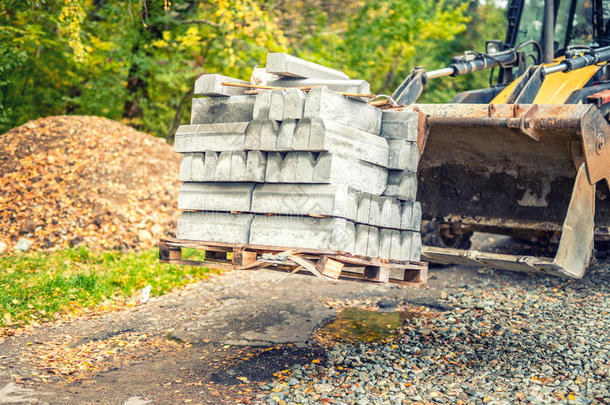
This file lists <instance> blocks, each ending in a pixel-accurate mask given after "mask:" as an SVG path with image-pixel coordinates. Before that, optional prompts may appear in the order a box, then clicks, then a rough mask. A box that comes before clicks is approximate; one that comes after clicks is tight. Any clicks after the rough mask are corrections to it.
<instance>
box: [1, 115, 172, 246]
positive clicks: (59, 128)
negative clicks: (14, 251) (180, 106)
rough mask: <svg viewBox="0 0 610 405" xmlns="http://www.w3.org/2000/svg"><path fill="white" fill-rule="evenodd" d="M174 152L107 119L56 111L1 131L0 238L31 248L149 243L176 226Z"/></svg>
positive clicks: (143, 244) (168, 146) (161, 141)
mask: <svg viewBox="0 0 610 405" xmlns="http://www.w3.org/2000/svg"><path fill="white" fill-rule="evenodd" d="M178 165H179V157H178V155H177V154H176V153H174V151H173V148H172V147H171V146H170V145H168V144H167V143H166V142H165V141H164V140H162V139H159V138H155V137H152V136H150V135H148V134H145V133H142V132H138V131H136V130H134V129H133V128H130V127H128V126H125V125H122V124H119V123H117V122H115V121H111V120H109V119H106V118H99V117H88V116H70V117H68V116H59V117H49V118H44V119H39V120H36V121H32V122H29V123H27V124H25V125H22V126H20V127H17V128H14V129H13V130H11V131H9V132H7V133H5V134H4V135H1V136H0V189H1V190H2V193H0V207H2V209H1V210H0V228H1V229H3V232H2V234H0V238H1V239H0V240H2V241H3V242H4V243H6V244H7V245H8V246H14V245H15V243H16V242H17V241H18V240H19V239H20V238H23V237H26V238H29V239H31V240H33V241H34V245H33V247H35V248H61V247H67V246H71V245H77V244H81V243H83V244H85V245H87V246H89V247H92V248H94V249H100V248H106V249H107V248H134V247H146V246H152V245H154V244H155V243H156V242H157V241H158V238H159V237H160V236H163V235H164V234H165V231H166V230H172V229H174V228H175V225H174V221H175V217H176V215H177V211H178V210H177V207H176V198H177V197H176V196H177V190H178V181H177V178H178V176H177V173H178Z"/></svg>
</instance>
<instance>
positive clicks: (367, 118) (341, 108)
mask: <svg viewBox="0 0 610 405" xmlns="http://www.w3.org/2000/svg"><path fill="white" fill-rule="evenodd" d="M381 116H382V111H381V110H380V109H378V108H375V107H373V106H370V105H368V104H366V103H361V102H358V101H354V100H351V99H349V98H347V97H344V96H342V95H341V94H339V93H337V92H334V91H332V90H329V89H328V88H325V87H317V88H314V89H312V90H311V91H310V92H309V94H308V95H307V99H306V100H305V112H304V114H303V117H304V118H322V119H327V120H332V121H335V122H337V123H339V124H343V125H348V126H350V127H352V128H356V129H359V130H361V131H365V132H368V133H371V134H373V135H378V134H379V131H380V129H381Z"/></svg>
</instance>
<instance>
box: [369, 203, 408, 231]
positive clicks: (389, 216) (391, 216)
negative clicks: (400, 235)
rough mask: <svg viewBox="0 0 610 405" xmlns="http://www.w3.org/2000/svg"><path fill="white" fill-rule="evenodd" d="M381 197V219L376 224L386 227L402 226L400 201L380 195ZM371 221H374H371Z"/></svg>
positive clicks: (396, 227)
mask: <svg viewBox="0 0 610 405" xmlns="http://www.w3.org/2000/svg"><path fill="white" fill-rule="evenodd" d="M378 198H379V199H380V214H379V221H377V222H375V225H377V226H381V227H385V228H395V229H398V228H400V219H401V217H400V201H399V200H397V199H395V198H391V197H378ZM371 223H373V222H372V221H371Z"/></svg>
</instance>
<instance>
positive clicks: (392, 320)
mask: <svg viewBox="0 0 610 405" xmlns="http://www.w3.org/2000/svg"><path fill="white" fill-rule="evenodd" d="M433 316H436V314H435V313H434V312H431V311H430V310H429V308H426V307H423V306H420V307H409V308H408V309H407V308H401V310H397V311H391V312H388V311H379V310H372V309H365V308H361V307H345V308H344V309H343V310H342V311H341V312H340V313H339V315H338V316H337V318H336V319H335V320H334V321H332V322H330V323H328V324H327V325H326V326H324V327H322V328H320V329H318V330H317V331H316V332H315V334H314V338H315V339H316V340H318V341H319V342H320V343H322V344H325V343H330V342H346V343H358V342H368V343H370V342H387V341H391V340H393V339H395V338H397V337H398V336H399V331H400V327H401V326H404V325H405V324H406V323H409V322H410V321H412V320H413V319H414V318H419V317H426V318H428V317H433Z"/></svg>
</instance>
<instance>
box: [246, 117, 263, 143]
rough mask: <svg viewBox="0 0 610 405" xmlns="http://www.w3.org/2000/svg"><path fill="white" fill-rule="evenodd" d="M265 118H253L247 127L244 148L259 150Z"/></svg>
mask: <svg viewBox="0 0 610 405" xmlns="http://www.w3.org/2000/svg"><path fill="white" fill-rule="evenodd" d="M262 125H263V120H252V121H250V123H249V124H248V127H247V128H246V138H245V141H244V149H246V150H257V149H258V147H259V145H260V142H261V128H262Z"/></svg>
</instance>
